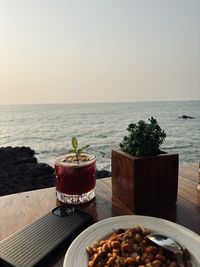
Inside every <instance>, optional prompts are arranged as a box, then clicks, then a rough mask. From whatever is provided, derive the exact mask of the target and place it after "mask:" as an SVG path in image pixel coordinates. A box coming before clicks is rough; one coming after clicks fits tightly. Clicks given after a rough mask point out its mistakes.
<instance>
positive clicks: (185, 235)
mask: <svg viewBox="0 0 200 267" xmlns="http://www.w3.org/2000/svg"><path fill="white" fill-rule="evenodd" d="M138 224H139V225H142V226H144V227H145V228H148V229H149V230H150V231H151V232H156V233H160V234H163V235H166V236H168V237H171V238H172V239H174V240H176V241H178V242H179V243H180V244H181V245H182V246H183V247H185V248H187V249H188V250H189V251H190V254H191V256H192V263H193V267H199V266H200V236H199V235H197V234H196V233H194V232H192V231H190V230H189V229H187V228H185V227H183V226H181V225H179V224H176V223H172V222H170V221H167V220H163V219H158V218H154V217H149V216H138V215H125V216H117V217H112V218H108V219H105V220H102V221H99V222H97V223H95V224H93V225H91V226H90V227H88V228H87V229H86V230H85V231H83V232H82V233H81V234H80V235H79V236H78V237H77V238H76V239H75V240H74V241H73V242H72V244H71V245H70V247H69V249H68V250H67V253H66V255H65V259H64V264H63V267H69V266H70V267H87V266H88V265H87V263H88V257H87V254H86V247H87V246H92V245H93V243H94V241H95V240H100V239H102V238H103V237H104V236H106V235H107V234H109V233H112V232H113V229H118V228H128V227H133V226H134V225H138Z"/></svg>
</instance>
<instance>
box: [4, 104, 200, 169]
mask: <svg viewBox="0 0 200 267" xmlns="http://www.w3.org/2000/svg"><path fill="white" fill-rule="evenodd" d="M183 115H186V116H190V117H193V118H187V119H185V118H183V117H182V116H183ZM150 117H154V118H155V119H156V120H157V121H158V123H159V125H160V127H161V128H162V129H163V130H164V131H165V132H166V134H167V137H166V140H165V141H164V143H163V145H162V146H161V149H162V150H164V151H166V152H168V153H178V154H179V164H187V163H196V162H199V160H200V101H166V102H165V101H162V102H126V103H82V104H34V105H0V147H7V146H12V147H19V146H29V147H31V148H32V149H34V150H35V153H36V157H37V159H38V162H41V163H47V164H49V165H52V166H53V164H54V159H55V157H56V156H58V155H60V154H62V153H66V152H67V151H69V150H70V149H71V138H72V136H75V137H77V139H78V142H79V145H80V146H84V145H89V148H88V149H87V152H89V153H92V154H94V155H95V156H96V163H97V169H98V170H101V169H106V170H111V151H112V149H113V148H119V143H120V142H121V141H122V139H123V136H124V135H127V133H128V132H127V127H128V125H129V124H130V123H136V122H137V121H139V120H145V121H148V118H150Z"/></svg>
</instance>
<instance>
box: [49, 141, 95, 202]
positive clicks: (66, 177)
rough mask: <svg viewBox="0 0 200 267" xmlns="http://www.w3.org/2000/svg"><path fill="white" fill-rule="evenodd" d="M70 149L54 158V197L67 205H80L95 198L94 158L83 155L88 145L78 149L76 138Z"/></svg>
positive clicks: (86, 154) (89, 155)
mask: <svg viewBox="0 0 200 267" xmlns="http://www.w3.org/2000/svg"><path fill="white" fill-rule="evenodd" d="M71 144H72V149H71V150H70V151H69V152H68V153H66V154H63V155H60V156H58V157H56V159H55V162H54V165H55V175H56V196H57V199H58V200H59V201H61V202H63V203H67V204H80V203H85V202H88V201H90V200H91V199H93V198H94V196H95V184H96V158H95V156H94V155H91V154H88V153H85V152H84V150H85V149H86V148H88V147H89V145H86V146H83V147H81V148H79V144H78V140H77V138H76V137H72V139H71Z"/></svg>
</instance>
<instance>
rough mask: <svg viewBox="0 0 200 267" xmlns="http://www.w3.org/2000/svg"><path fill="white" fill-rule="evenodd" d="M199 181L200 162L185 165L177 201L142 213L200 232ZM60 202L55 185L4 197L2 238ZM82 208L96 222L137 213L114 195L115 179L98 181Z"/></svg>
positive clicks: (58, 260)
mask: <svg viewBox="0 0 200 267" xmlns="http://www.w3.org/2000/svg"><path fill="white" fill-rule="evenodd" d="M197 183H198V166H197V164H190V165H189V166H182V167H181V168H180V170H179V191H178V200H177V203H176V204H174V205H171V206H166V207H163V208H159V209H156V210H152V211H148V212H143V213H142V214H143V215H147V216H154V217H159V218H163V219H167V220H170V221H173V222H177V223H179V224H181V225H183V226H185V227H187V228H189V229H191V230H193V231H194V232H196V233H198V234H199V235H200V192H198V191H197ZM58 204H60V203H59V202H58V201H56V199H55V188H54V187H52V188H47V189H41V190H35V191H29V192H24V193H19V194H13V195H8V196H3V197H0V240H2V239H4V238H5V237H7V236H9V235H10V234H12V233H14V232H15V231H17V230H18V229H20V228H22V227H23V226H25V225H27V224H29V223H31V222H32V221H33V220H35V219H37V218H39V217H40V216H42V215H44V214H45V213H47V212H49V211H51V210H52V209H53V208H54V207H55V206H57V205H58ZM78 208H80V209H82V210H84V211H87V212H89V213H90V214H92V216H93V219H94V222H96V221H99V220H102V219H105V218H108V217H113V216H119V215H125V214H134V213H133V212H132V210H130V209H128V208H127V207H126V206H124V205H123V203H121V202H120V201H118V200H117V199H114V198H112V190H111V178H104V179H100V180H97V187H96V198H95V199H94V200H92V201H91V202H89V203H87V204H83V205H81V206H79V207H78ZM66 250H67V247H65V248H63V250H62V251H59V253H58V254H57V256H56V257H54V258H53V260H51V262H50V263H49V264H48V265H47V266H56V267H58V266H59V267H61V266H62V265H63V258H64V255H65V252H66Z"/></svg>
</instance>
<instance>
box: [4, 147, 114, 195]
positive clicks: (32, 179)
mask: <svg viewBox="0 0 200 267" xmlns="http://www.w3.org/2000/svg"><path fill="white" fill-rule="evenodd" d="M108 176H111V173H110V172H109V171H107V170H99V171H97V173H96V177H97V179H98V178H104V177H108ZM52 186H55V174H54V168H53V167H51V166H50V165H48V164H46V163H38V161H37V158H36V157H35V151H34V150H33V149H31V148H30V147H0V196H3V195H8V194H13V193H20V192H24V191H30V190H35V189H41V188H47V187H52Z"/></svg>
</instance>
